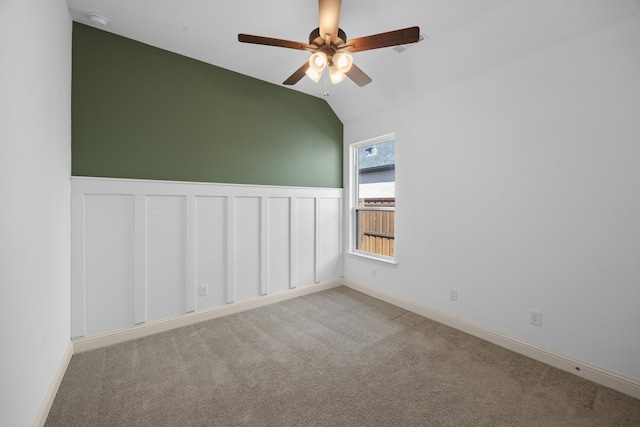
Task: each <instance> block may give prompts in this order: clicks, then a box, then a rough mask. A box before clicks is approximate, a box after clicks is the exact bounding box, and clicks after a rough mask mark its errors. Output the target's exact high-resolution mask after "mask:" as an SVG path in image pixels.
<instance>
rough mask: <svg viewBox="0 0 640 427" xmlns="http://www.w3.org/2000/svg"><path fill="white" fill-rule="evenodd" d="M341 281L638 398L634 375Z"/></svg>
mask: <svg viewBox="0 0 640 427" xmlns="http://www.w3.org/2000/svg"><path fill="white" fill-rule="evenodd" d="M343 284H344V286H346V287H348V288H351V289H353V290H356V291H358V292H362V293H363V294H366V295H369V296H371V297H373V298H376V299H379V300H382V301H385V302H388V303H389V304H393V305H395V306H397V307H400V308H404V309H405V310H408V311H411V312H413V313H415V314H418V315H420V316H423V317H426V318H428V319H431V320H435V321H436V322H439V323H442V324H445V325H447V326H451V327H452V328H455V329H458V330H460V331H462V332H465V333H468V334H470V335H473V336H475V337H478V338H481V339H483V340H485V341H489V342H491V343H493V344H496V345H499V346H500V347H504V348H506V349H508V350H511V351H514V352H516V353H519V354H522V355H524V356H527V357H530V358H532V359H534V360H537V361H539V362H542V363H545V364H547V365H550V366H553V367H555V368H558V369H562V370H563V371H567V372H569V373H572V374H574V375H577V376H579V377H582V378H585V379H588V380H590V381H593V382H595V383H597V384H600V385H603V386H605V387H609V388H612V389H614V390H617V391H619V392H622V393H625V394H628V395H630V396H633V397H635V398H637V399H640V381H636V380H634V379H631V378H627V377H625V376H622V375H619V374H617V373H615V372H611V371H608V370H606V369H603V368H600V367H597V366H594V365H591V364H588V363H585V362H583V361H580V360H577V359H574V358H572V357H569V356H566V355H563V354H560V353H556V352H554V351H551V350H547V349H545V348H543V347H539V346H536V345H533V344H530V343H527V342H525V341H521V340H518V339H515V338H512V337H509V336H507V335H503V334H501V333H499V332H496V331H492V330H490V329H487V328H484V327H482V326H479V325H476V324H474V323H471V322H468V321H466V320H463V319H460V318H457V317H454V316H451V315H449V314H446V313H442V312H440V311H437V310H433V309H430V308H427V307H424V306H422V305H419V304H416V303H414V302H411V301H407V300H405V299H402V298H398V297H395V296H393V295H389V294H386V293H383V292H380V291H377V290H374V289H371V288H368V287H366V286H364V285H362V284H359V283H356V282H353V281H351V280H348V279H343Z"/></svg>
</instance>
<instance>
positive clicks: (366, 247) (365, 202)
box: [357, 198, 396, 257]
mask: <svg viewBox="0 0 640 427" xmlns="http://www.w3.org/2000/svg"><path fill="white" fill-rule="evenodd" d="M395 205H396V200H395V198H370V199H369V198H367V199H359V200H358V206H359V207H383V208H395ZM357 215H358V222H357V224H358V246H357V249H359V250H361V251H366V252H372V253H375V254H379V255H385V256H388V257H393V256H394V254H395V211H394V210H358V212H357Z"/></svg>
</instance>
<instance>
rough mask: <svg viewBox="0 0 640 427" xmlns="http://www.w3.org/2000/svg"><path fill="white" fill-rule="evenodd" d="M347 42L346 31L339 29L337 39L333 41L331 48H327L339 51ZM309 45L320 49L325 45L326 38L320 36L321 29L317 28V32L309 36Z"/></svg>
mask: <svg viewBox="0 0 640 427" xmlns="http://www.w3.org/2000/svg"><path fill="white" fill-rule="evenodd" d="M346 42H347V35H346V34H345V32H344V31H342V29H340V28H338V35H337V37H335V38H332V39H331V46H327V48H330V47H333V48H334V49H337V48H340V47H342V46H344V44H345V43H346ZM309 44H310V45H314V46H318V47H320V46H322V45H323V44H325V39H324V37H322V36H321V35H320V28H316V29H315V30H313V31H311V34H309Z"/></svg>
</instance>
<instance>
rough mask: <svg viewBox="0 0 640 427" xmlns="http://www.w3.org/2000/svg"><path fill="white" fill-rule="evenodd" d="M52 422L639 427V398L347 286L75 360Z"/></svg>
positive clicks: (93, 423)
mask: <svg viewBox="0 0 640 427" xmlns="http://www.w3.org/2000/svg"><path fill="white" fill-rule="evenodd" d="M46 425H47V426H216V425H233V426H235V425H248V426H414V425H415V426H581V427H582V426H640V401H639V400H637V399H634V398H631V397H629V396H626V395H624V394H621V393H618V392H616V391H613V390H611V389H607V388H604V387H601V386H598V385H596V384H594V383H591V382H589V381H586V380H583V379H581V378H578V377H576V376H574V375H571V374H568V373H565V372H562V371H560V370H557V369H555V368H551V367H549V366H546V365H543V364H541V363H538V362H536V361H533V360H531V359H528V358H526V357H523V356H520V355H518V354H515V353H513V352H510V351H508V350H504V349H502V348H500V347H497V346H495V345H493V344H490V343H487V342H484V341H482V340H480V339H477V338H474V337H472V336H469V335H466V334H464V333H462V332H458V331H456V330H454V329H451V328H449V327H446V326H444V325H441V324H438V323H436V322H433V321H430V320H428V319H425V318H422V317H420V316H418V315H415V314H413V313H410V312H407V311H405V310H403V309H400V308H397V307H394V306H392V305H389V304H386V303H384V302H381V301H378V300H376V299H373V298H370V297H368V296H365V295H363V294H360V293H358V292H355V291H353V290H350V289H347V288H343V287H341V288H336V289H332V290H329V291H325V292H321V293H316V294H312V295H307V296H303V297H300V298H297V299H293V300H289V301H285V302H281V303H278V304H273V305H270V306H266V307H262V308H258V309H255V310H251V311H247V312H243V313H239V314H235V315H231V316H227V317H224V318H220V319H215V320H211V321H207V322H203V323H199V324H197V325H193V326H188V327H184V328H181V329H176V330H173V331H170V332H165V333H161V334H157V335H154V336H151V337H147V338H141V339H138V340H135V341H129V342H126V343H122V344H118V345H114V346H110V347H106V348H102V349H98V350H94V351H90V352H86V353H81V354H76V355H74V356H73V358H72V360H71V363H70V365H69V369H68V370H67V373H66V375H65V377H64V380H63V382H62V384H61V386H60V390H59V392H58V395H57V397H56V400H55V402H54V404H53V407H52V408H51V412H50V414H49V418H48V420H47V424H46Z"/></svg>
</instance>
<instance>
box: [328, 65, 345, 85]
mask: <svg viewBox="0 0 640 427" xmlns="http://www.w3.org/2000/svg"><path fill="white" fill-rule="evenodd" d="M344 77H345V74H344V73H343V72H342V71H340V70H339V69H338V67H337V66H335V65H333V66H330V67H329V78H330V79H331V83H333V84H334V85H337V84H338V83H340V82H341V81H343V80H344Z"/></svg>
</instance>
